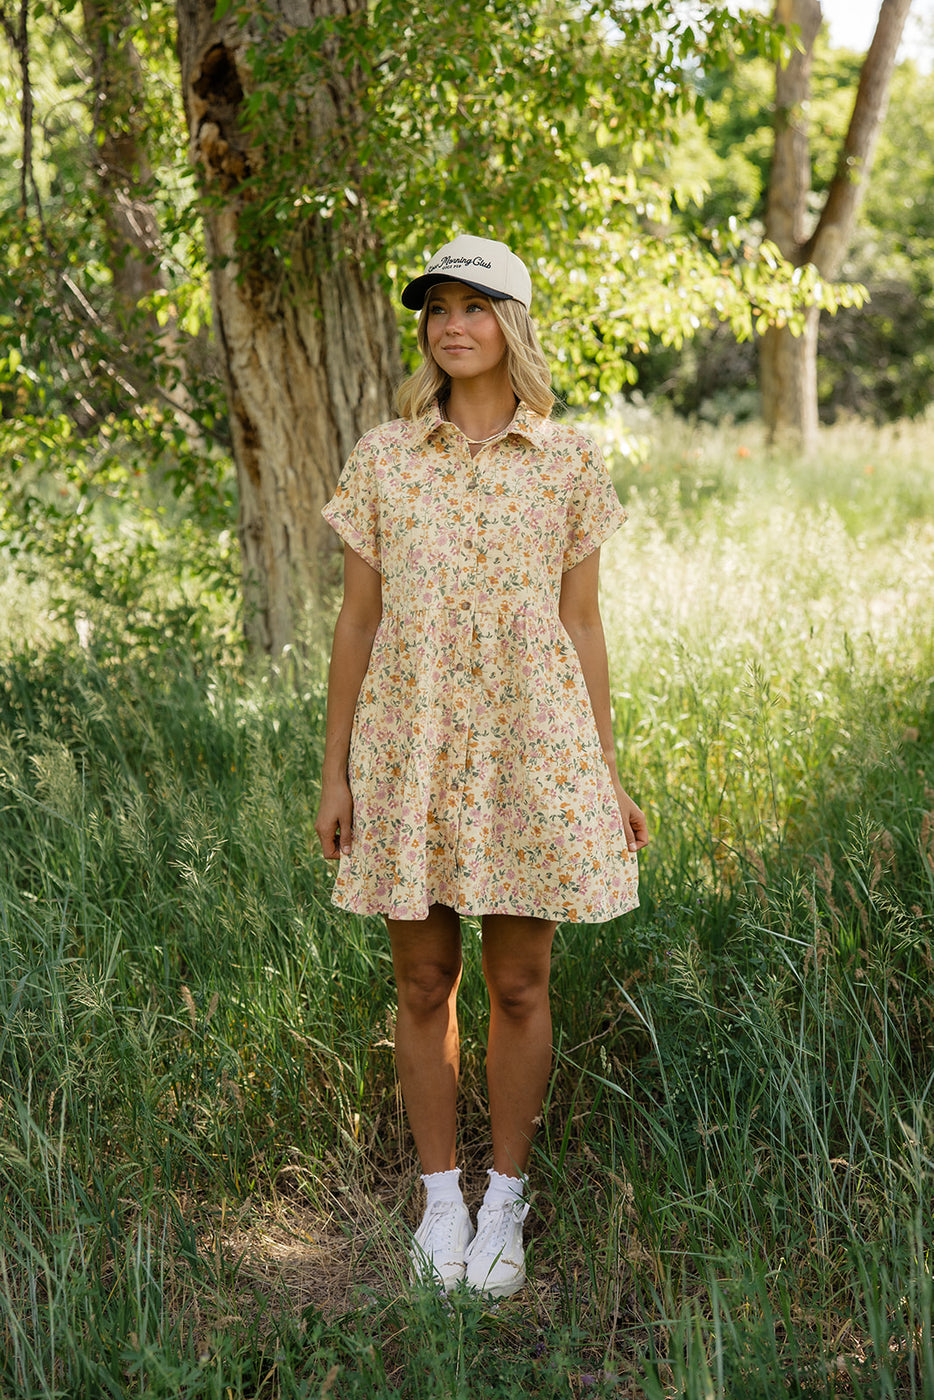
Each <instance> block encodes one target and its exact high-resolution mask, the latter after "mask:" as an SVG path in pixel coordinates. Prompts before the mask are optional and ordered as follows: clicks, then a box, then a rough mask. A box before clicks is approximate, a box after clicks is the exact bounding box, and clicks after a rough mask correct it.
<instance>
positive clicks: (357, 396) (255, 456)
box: [177, 0, 401, 656]
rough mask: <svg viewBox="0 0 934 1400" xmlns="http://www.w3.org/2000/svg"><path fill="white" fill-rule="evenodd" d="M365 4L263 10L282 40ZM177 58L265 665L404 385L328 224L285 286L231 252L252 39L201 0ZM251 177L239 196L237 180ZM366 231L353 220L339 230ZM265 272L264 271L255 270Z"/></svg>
mask: <svg viewBox="0 0 934 1400" xmlns="http://www.w3.org/2000/svg"><path fill="white" fill-rule="evenodd" d="M363 3H364V0H345V3H341V0H275V3H273V4H271V5H270V4H268V3H267V5H266V6H265V7H264V13H265V15H266V16H267V17H268V16H269V15H270V13H275V14H276V15H277V16H278V17H279V18H280V19H281V21H282V24H283V32H284V29H285V25H286V23H287V24H288V26H289V30H290V32H293V33H294V31H295V30H296V29H300V28H302V27H307V26H309V25H311V24H312V23H313V22H314V21H315V20H317V19H319V18H321V17H322V16H330V15H334V16H337V15H343V14H347V13H350V12H352V11H355V10H358V9H360V8H361V7H362V5H363ZM177 9H178V24H179V35H178V39H179V58H180V62H181V70H182V85H183V92H184V97H185V107H186V112H187V116H188V123H189V130H190V133H191V141H192V153H193V157H194V160H195V162H196V163H197V164H199V165H200V167H201V171H202V178H203V181H204V185H205V188H206V194H207V198H206V200H205V210H204V220H205V229H206V234H207V243H208V251H209V254H210V257H211V264H212V269H213V270H212V293H213V303H214V321H215V332H216V337H217V342H218V347H219V351H220V355H221V359H222V361H223V364H224V369H225V374H226V380H227V392H228V400H229V407H230V421H231V436H232V439H233V451H234V459H235V462H236V469H237V482H238V488H239V498H240V520H239V535H240V548H241V555H242V569H243V599H244V625H245V627H246V632H247V636H248V638H249V639H250V641H251V643H252V644H253V646H254V647H255V648H262V649H264V650H265V651H267V652H269V653H271V654H272V655H273V656H276V655H279V654H280V653H281V652H282V650H283V648H285V647H286V646H289V645H292V644H294V643H296V642H300V641H301V640H302V639H303V637H304V636H305V635H306V631H307V627H308V624H309V623H310V622H311V621H312V614H313V610H314V608H315V604H316V603H317V602H318V600H319V599H320V597H321V594H322V591H323V589H324V588H325V587H326V586H327V584H328V583H329V582H330V581H332V580H333V579H334V576H335V572H336V560H337V556H338V541H337V539H336V536H335V535H334V534H333V532H332V531H331V530H330V528H329V527H328V526H327V525H326V524H325V522H324V521H323V519H322V517H321V508H322V506H323V505H324V504H325V502H326V501H327V499H328V497H329V496H330V495H331V493H332V492H333V490H334V487H335V485H336V482H337V478H338V475H339V472H340V468H341V466H342V464H343V462H344V461H345V460H346V458H347V456H348V455H349V453H350V451H351V448H352V447H353V445H354V443H355V442H356V440H357V439H358V438H359V437H360V435H361V433H363V432H364V431H366V429H368V428H370V427H372V426H373V425H374V424H375V423H377V422H380V421H381V420H384V419H386V418H387V417H389V416H390V414H391V397H392V389H393V387H394V385H395V384H396V383H397V382H398V380H399V378H400V377H401V370H400V364H399V350H398V332H397V328H396V322H395V317H394V315H393V311H392V307H391V305H390V302H389V299H388V297H387V296H386V294H385V292H384V290H383V288H382V286H381V284H380V283H379V282H378V280H377V279H376V278H375V277H371V276H366V275H364V273H363V272H362V270H361V265H360V260H359V258H354V257H352V256H346V255H344V254H346V250H345V249H343V248H341V247H339V246H338V245H337V241H336V238H335V236H334V235H333V234H331V233H330V232H329V230H328V227H327V224H326V223H324V222H321V221H319V222H318V223H317V225H315V224H311V223H309V224H307V225H306V226H305V228H304V232H303V239H304V242H303V243H302V245H301V246H300V247H298V248H294V249H290V258H291V270H290V278H289V283H288V287H287V288H284V286H283V282H282V279H281V276H280V275H279V274H278V273H277V272H276V271H275V270H264V264H263V263H262V262H261V261H260V260H259V259H253V258H251V257H250V256H249V252H246V253H245V252H244V250H243V246H242V244H243V240H242V238H241V237H240V236H239V234H240V220H241V215H242V213H243V210H244V207H245V205H244V200H245V199H246V198H255V197H257V194H256V186H257V184H258V183H261V179H262V172H263V165H264V160H265V158H266V155H267V153H266V152H264V150H263V148H262V146H261V145H259V144H258V143H257V138H256V136H255V135H251V134H250V133H249V132H248V131H247V129H246V123H245V120H244V98H245V93H246V92H247V91H248V90H249V84H250V69H249V64H248V58H249V51H250V46H251V45H255V44H257V43H259V42H262V40H261V39H260V38H259V36H258V32H254V30H253V27H252V22H251V23H250V24H248V25H246V26H242V25H240V24H238V22H237V19H236V17H235V14H234V13H232V14H231V15H230V16H225V17H224V18H222V19H221V20H220V21H218V22H215V20H214V11H215V3H214V0H178V6H177ZM352 79H353V75H352V74H346V73H334V74H332V75H331V78H330V80H329V82H328V87H327V93H324V92H319V93H316V94H315V97H314V100H313V101H312V102H311V103H310V104H307V105H306V108H305V110H304V114H303V118H302V119H303V120H305V121H306V122H307V124H308V127H309V130H308V132H307V136H308V138H309V141H308V144H309V147H310V148H311V149H324V147H325V146H326V144H327V142H328V139H329V136H331V135H332V134H333V131H334V130H335V129H336V127H337V125H338V124H339V123H340V122H341V120H342V118H343V119H344V120H350V119H351V117H352V114H348V113H347V112H346V111H344V110H342V104H343V103H344V102H348V103H349V102H352V97H353V93H352ZM251 176H252V177H253V179H252V185H251V188H250V190H249V193H247V192H245V191H244V190H243V182H244V180H246V179H247V178H249V177H251ZM348 236H352V237H353V238H354V239H355V241H356V240H360V239H361V238H362V237H363V235H362V234H361V231H360V225H359V224H358V225H357V226H356V229H355V231H354V233H353V234H352V235H348ZM265 266H266V267H267V268H268V265H265Z"/></svg>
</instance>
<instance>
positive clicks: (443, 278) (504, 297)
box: [402, 272, 515, 311]
mask: <svg viewBox="0 0 934 1400" xmlns="http://www.w3.org/2000/svg"><path fill="white" fill-rule="evenodd" d="M442 282H460V284H461V286H463V287H473V289H474V291H475V292H482V293H483V295H484V296H485V297H492V298H493V300H494V301H515V297H511V296H510V295H509V293H508V292H494V291H493V290H492V289H491V288H490V287H484V285H483V283H482V282H469V281H468V280H467V278H466V277H452V276H451V274H450V273H449V272H426V273H425V274H424V276H422V277H416V278H415V281H414V282H410V283H409V285H408V286H407V287H406V288H405V289H404V290H403V293H402V305H403V306H404V307H406V308H407V309H408V310H409V311H421V309H422V307H423V306H424V305H425V297H426V296H427V294H428V293H429V292H430V291H431V288H432V287H437V286H439V285H440V283H442Z"/></svg>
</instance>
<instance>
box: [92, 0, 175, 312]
mask: <svg viewBox="0 0 934 1400" xmlns="http://www.w3.org/2000/svg"><path fill="white" fill-rule="evenodd" d="M82 11H83V15H84V35H85V40H86V42H87V45H88V48H89V50H90V52H91V59H92V63H93V78H94V94H93V97H94V102H93V113H92V115H93V131H92V151H93V162H94V166H95V169H96V172H97V177H98V180H99V182H100V186H101V193H102V194H103V197H104V201H103V216H104V223H105V227H106V232H107V242H108V245H109V255H110V257H109V260H110V270H111V274H112V276H113V290H114V310H115V313H116V316H117V319H118V320H119V321H120V322H121V324H122V327H123V329H126V328H127V327H128V326H132V323H133V321H134V317H135V315H136V311H137V307H138V305H139V302H140V300H141V299H142V298H143V297H145V296H149V295H150V294H151V293H152V292H154V291H156V290H157V289H159V288H161V287H162V286H163V285H164V279H163V277H162V274H161V270H160V268H159V262H158V256H159V250H160V238H159V225H158V222H157V220H156V216H155V213H154V211H153V208H152V205H151V203H150V202H149V200H148V199H147V198H146V195H145V193H144V191H145V190H146V188H147V186H148V185H150V184H151V182H152V178H153V172H152V166H151V165H150V163H149V156H148V153H147V150H146V132H145V113H144V94H143V77H142V73H141V71H140V61H139V55H138V54H137V52H136V49H135V48H134V46H133V44H132V43H131V42H130V40H129V39H128V38H127V37H126V28H127V14H126V9H125V6H124V4H123V0H83V3H82Z"/></svg>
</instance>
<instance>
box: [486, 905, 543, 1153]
mask: <svg viewBox="0 0 934 1400" xmlns="http://www.w3.org/2000/svg"><path fill="white" fill-rule="evenodd" d="M556 927H557V925H556V924H554V923H551V922H550V921H548V920H547V919H526V918H518V917H513V916H511V915H492V914H491V915H487V916H486V917H485V918H484V919H483V975H484V977H485V978H486V984H487V987H488V989H489V993H490V1033H489V1038H488V1041H487V1056H486V1074H487V1088H488V1091H489V1097H490V1124H491V1128H492V1134H493V1170H494V1171H497V1172H501V1173H502V1174H503V1175H504V1176H521V1175H522V1173H523V1172H524V1171H525V1168H526V1166H527V1165H528V1160H529V1150H530V1148H531V1144H532V1138H533V1136H534V1134H535V1128H536V1125H537V1121H538V1117H539V1114H540V1112H541V1107H542V1102H543V1100H544V1097H545V1090H546V1089H547V1087H548V1077H549V1075H550V1073H551V1053H552V1045H551V1007H550V1004H549V1000H548V979H549V975H550V973H551V945H552V941H553V939H554V935H555V928H556Z"/></svg>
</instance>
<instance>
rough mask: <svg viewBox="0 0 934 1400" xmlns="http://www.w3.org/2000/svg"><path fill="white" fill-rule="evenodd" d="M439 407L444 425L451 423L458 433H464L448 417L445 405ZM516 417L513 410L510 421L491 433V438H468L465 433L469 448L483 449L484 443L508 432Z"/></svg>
mask: <svg viewBox="0 0 934 1400" xmlns="http://www.w3.org/2000/svg"><path fill="white" fill-rule="evenodd" d="M439 406H440V408H441V420H442V422H444V423H450V424H451V427H452V428H457V431H458V432H459V433H464V430H463V428H461V427H460V426H459V425H458V424H457V423H454V422H453V421H452V420H451V419H450V418H449V417H448V415H447V409H446V408H445V407H444V404H441V405H439ZM514 417H515V409H513V411H512V413H511V414H510V415H509V421H508V422H506V423H504V424H503V426H502V427H501V428H497V429H496V432H495V433H490V436H489V437H485V438H469V437H467V434H466V433H464V437H465V438H467V444H468V446H469V447H482V446H483V445H484V443H487V442H492V441H493V439H494V438H497V437H499V435H500V433H504V432H505V431H506V429H507V428H508V427H509V424H510V423H511V422H512V420H513V418H514Z"/></svg>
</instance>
